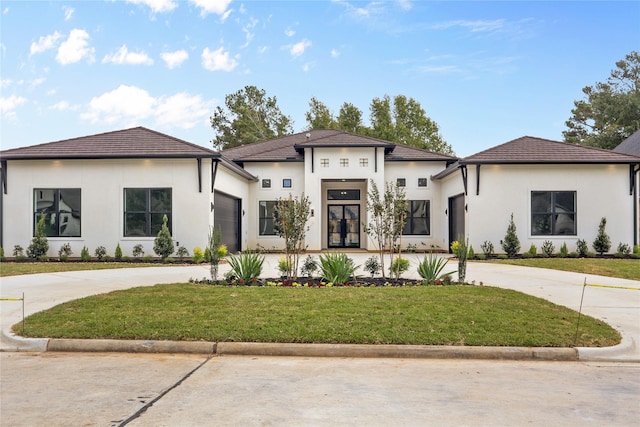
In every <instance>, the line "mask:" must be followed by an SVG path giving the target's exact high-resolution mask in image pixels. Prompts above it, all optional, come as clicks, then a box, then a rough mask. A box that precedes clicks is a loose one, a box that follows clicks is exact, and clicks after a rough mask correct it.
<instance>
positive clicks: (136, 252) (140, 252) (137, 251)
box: [132, 243, 144, 258]
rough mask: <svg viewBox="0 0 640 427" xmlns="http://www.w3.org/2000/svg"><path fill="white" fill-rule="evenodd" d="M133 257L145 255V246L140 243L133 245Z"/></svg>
mask: <svg viewBox="0 0 640 427" xmlns="http://www.w3.org/2000/svg"><path fill="white" fill-rule="evenodd" d="M132 254H133V257H134V258H140V257H143V256H144V248H143V247H142V245H141V244H140V243H138V244H137V245H135V246H134V247H133V252H132Z"/></svg>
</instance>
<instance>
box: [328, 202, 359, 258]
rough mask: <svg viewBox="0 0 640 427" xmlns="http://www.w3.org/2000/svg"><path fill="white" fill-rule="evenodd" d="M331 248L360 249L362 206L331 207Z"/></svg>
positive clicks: (329, 241)
mask: <svg viewBox="0 0 640 427" xmlns="http://www.w3.org/2000/svg"><path fill="white" fill-rule="evenodd" d="M328 221H329V223H328V224H327V226H328V228H327V229H328V231H329V236H328V237H329V239H328V245H329V247H330V248H359V247H360V205H329V215H328Z"/></svg>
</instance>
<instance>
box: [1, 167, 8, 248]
mask: <svg viewBox="0 0 640 427" xmlns="http://www.w3.org/2000/svg"><path fill="white" fill-rule="evenodd" d="M5 194H7V161H6V160H2V161H0V248H4V195H5Z"/></svg>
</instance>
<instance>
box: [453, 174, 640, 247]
mask: <svg viewBox="0 0 640 427" xmlns="http://www.w3.org/2000/svg"><path fill="white" fill-rule="evenodd" d="M455 176H456V179H457V180H460V181H461V178H460V175H459V173H456V174H455ZM629 185H630V184H629V166H628V165H618V166H616V165H483V166H482V167H481V169H480V194H479V195H476V168H475V166H473V167H469V168H468V195H467V197H466V203H467V205H468V213H467V215H466V217H467V222H466V233H467V235H468V236H469V240H470V244H472V246H473V247H474V249H475V250H476V252H480V245H481V244H482V243H483V242H484V241H485V240H489V241H491V242H492V243H493V245H494V248H495V251H496V252H498V253H499V252H502V248H501V245H500V241H501V240H502V239H503V238H504V236H505V234H506V230H507V226H508V224H509V218H510V215H511V213H512V212H513V214H514V222H515V224H516V228H517V233H518V238H519V239H520V244H521V252H524V251H527V250H528V249H529V247H530V246H531V245H532V244H534V245H536V247H537V248H538V252H540V248H541V246H542V244H543V242H544V241H545V240H550V241H551V242H552V243H553V244H554V245H555V248H556V252H557V251H559V250H560V247H561V246H562V244H563V243H566V244H567V248H568V249H569V251H575V250H576V242H577V240H578V239H584V240H586V242H587V243H588V244H589V247H590V250H593V248H592V246H591V244H592V242H593V240H594V239H595V237H596V234H597V231H598V224H599V223H600V219H601V218H602V217H606V218H607V227H606V232H607V234H609V236H610V237H611V243H612V247H611V252H615V250H616V248H617V245H618V243H620V242H623V243H627V244H629V245H631V244H632V238H633V215H634V212H633V197H632V196H631V195H630V194H629V189H630V188H629ZM532 191H575V192H576V203H577V219H576V223H577V235H576V236H533V235H532V234H531V192H532Z"/></svg>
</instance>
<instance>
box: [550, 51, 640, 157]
mask: <svg viewBox="0 0 640 427" xmlns="http://www.w3.org/2000/svg"><path fill="white" fill-rule="evenodd" d="M582 92H583V93H584V95H585V98H584V99H582V100H578V101H574V108H573V109H572V110H571V114H572V116H571V118H570V119H569V120H567V121H566V122H565V124H566V126H567V128H568V130H566V131H564V132H562V134H563V136H564V139H565V141H566V142H570V143H574V144H580V145H586V146H591V147H598V148H605V149H613V148H615V147H616V146H618V145H619V144H620V143H621V142H622V141H623V140H625V139H626V138H628V137H629V136H631V135H632V134H633V133H634V132H635V131H637V130H638V129H640V54H639V53H638V52H636V51H633V52H631V53H630V54H628V55H627V56H626V57H625V59H623V60H620V61H618V62H616V68H615V69H614V70H612V71H611V75H610V76H609V78H608V79H607V81H606V82H598V83H596V84H595V85H594V86H586V87H584V88H583V89H582Z"/></svg>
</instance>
